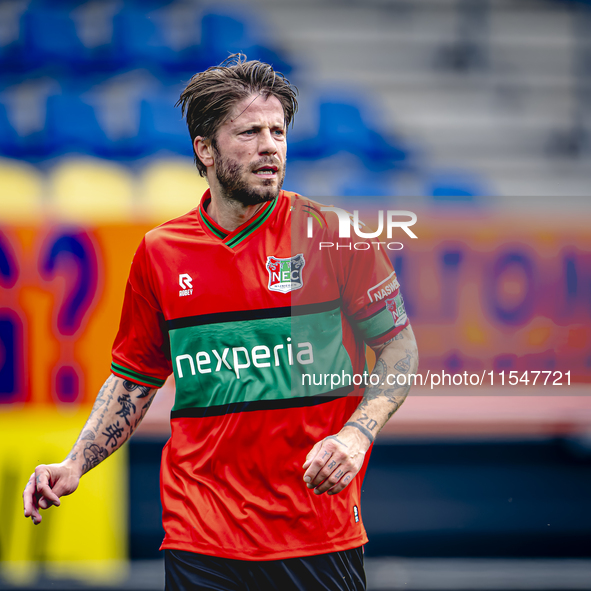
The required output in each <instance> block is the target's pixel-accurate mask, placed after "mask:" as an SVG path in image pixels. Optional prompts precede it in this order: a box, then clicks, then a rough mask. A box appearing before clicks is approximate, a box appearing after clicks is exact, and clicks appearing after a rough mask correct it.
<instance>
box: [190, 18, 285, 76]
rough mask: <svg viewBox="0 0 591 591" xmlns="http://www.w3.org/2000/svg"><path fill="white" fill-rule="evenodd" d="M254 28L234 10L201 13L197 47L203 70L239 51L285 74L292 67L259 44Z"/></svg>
mask: <svg viewBox="0 0 591 591" xmlns="http://www.w3.org/2000/svg"><path fill="white" fill-rule="evenodd" d="M256 29H257V27H256V23H255V22H254V21H253V19H252V17H250V18H249V17H247V16H246V15H241V14H239V13H237V12H236V11H232V12H221V11H216V12H209V13H206V14H204V15H203V18H202V21H201V48H202V54H203V55H204V56H206V60H207V61H206V62H205V63H204V64H203V65H204V67H209V66H214V65H217V64H219V63H220V62H222V61H223V60H225V59H226V58H227V57H228V55H230V54H231V53H238V52H242V53H244V54H246V56H247V57H248V59H256V60H261V61H264V62H267V63H269V64H271V65H272V66H273V68H274V69H275V70H277V71H278V72H281V73H283V74H289V73H290V72H291V71H292V66H291V65H290V64H289V63H288V62H286V61H285V60H284V59H283V58H282V57H280V56H279V54H278V53H277V52H275V51H274V50H272V49H270V48H269V47H267V46H266V45H263V44H262V43H263V41H264V40H263V39H260V38H259V35H257V30H256Z"/></svg>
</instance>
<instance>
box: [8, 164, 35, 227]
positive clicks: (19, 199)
mask: <svg viewBox="0 0 591 591" xmlns="http://www.w3.org/2000/svg"><path fill="white" fill-rule="evenodd" d="M43 214H44V206H43V177H42V176H41V174H40V173H39V171H38V170H37V169H36V168H35V167H34V166H31V165H30V164H26V163H24V162H18V161H16V160H4V159H0V224H6V223H20V224H22V223H27V222H36V221H38V220H39V219H40V218H42V217H43Z"/></svg>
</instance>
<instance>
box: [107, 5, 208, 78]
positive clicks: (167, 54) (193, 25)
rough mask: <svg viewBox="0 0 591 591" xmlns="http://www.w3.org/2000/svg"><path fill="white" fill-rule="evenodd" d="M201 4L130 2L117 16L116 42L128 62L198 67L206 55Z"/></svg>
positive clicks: (174, 68)
mask: <svg viewBox="0 0 591 591" xmlns="http://www.w3.org/2000/svg"><path fill="white" fill-rule="evenodd" d="M200 36H201V20H200V7H199V5H198V4H190V3H186V2H184V3H179V2H172V3H168V4H166V5H162V6H160V5H156V6H154V5H148V6H147V7H144V6H137V5H136V6H133V5H132V6H128V7H126V8H125V9H124V10H122V11H121V13H119V14H118V15H117V16H116V17H115V45H116V48H117V52H118V53H119V54H120V55H121V57H122V59H123V60H124V61H125V62H126V63H128V64H134V65H145V66H154V65H157V66H160V67H162V68H164V69H165V70H168V71H189V70H192V71H197V70H199V69H201V66H202V64H203V59H202V56H201V52H200V48H199V38H200Z"/></svg>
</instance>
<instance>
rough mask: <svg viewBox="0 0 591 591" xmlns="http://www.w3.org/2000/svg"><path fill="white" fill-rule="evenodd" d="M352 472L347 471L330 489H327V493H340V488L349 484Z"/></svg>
mask: <svg viewBox="0 0 591 591" xmlns="http://www.w3.org/2000/svg"><path fill="white" fill-rule="evenodd" d="M353 476H354V475H353V474H351V472H347V473H346V474H345V475H344V476H343V477H342V478H341V479H340V480H339V481H338V482H337V483H336V484H335V485H334V486H333V487H332V488H331V489H329V490H328V491H327V494H329V495H336V494H338V493H340V492H341V491H342V490H344V489H345V488H347V486H349V483H350V482H351V481H352V480H353Z"/></svg>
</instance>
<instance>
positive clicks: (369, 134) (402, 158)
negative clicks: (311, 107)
mask: <svg viewBox="0 0 591 591" xmlns="http://www.w3.org/2000/svg"><path fill="white" fill-rule="evenodd" d="M319 110H320V123H319V126H318V134H317V135H316V136H315V137H313V138H309V139H305V140H301V141H298V142H295V143H292V144H290V148H289V149H290V155H291V157H292V158H300V159H314V160H316V159H318V158H327V157H330V156H332V155H334V154H336V153H338V152H341V151H344V152H349V153H351V154H354V155H356V156H358V157H359V158H360V159H361V160H362V161H363V163H364V165H365V166H366V167H367V169H369V170H372V171H376V172H379V171H384V170H391V169H393V168H399V167H406V166H407V162H408V161H409V159H410V154H409V151H408V149H406V148H405V147H403V146H401V145H397V144H395V143H391V142H389V141H388V140H386V139H385V138H384V137H383V136H382V135H381V134H380V133H378V132H377V131H375V130H373V129H371V128H370V127H368V126H367V125H366V124H365V122H364V120H363V117H362V114H361V110H360V107H358V106H357V105H354V104H349V103H345V102H338V101H336V100H333V101H326V100H325V101H322V102H321V103H320V105H319Z"/></svg>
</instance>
